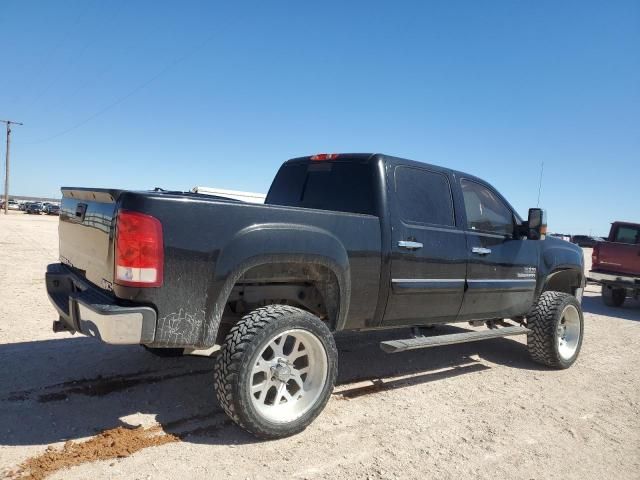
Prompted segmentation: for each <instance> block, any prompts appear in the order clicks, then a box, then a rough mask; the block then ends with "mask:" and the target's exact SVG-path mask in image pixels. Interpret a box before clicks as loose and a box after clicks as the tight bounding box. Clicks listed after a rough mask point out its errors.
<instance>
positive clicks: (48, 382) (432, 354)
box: [0, 213, 640, 480]
mask: <svg viewBox="0 0 640 480" xmlns="http://www.w3.org/2000/svg"><path fill="white" fill-rule="evenodd" d="M56 235H57V218H56V217H45V216H30V215H24V214H22V213H13V214H10V215H9V216H8V217H5V216H4V215H0V299H1V302H0V476H1V475H2V472H4V474H5V475H9V474H10V472H14V477H15V476H16V475H17V476H18V477H19V476H20V475H25V473H26V471H25V470H23V471H22V473H19V474H16V473H15V472H16V468H17V466H18V465H20V464H21V463H22V462H24V461H27V460H29V459H31V460H29V461H30V462H32V463H31V465H32V466H33V462H34V461H35V462H36V464H37V465H38V467H37V468H40V467H42V466H43V465H44V471H40V470H37V469H36V470H37V471H38V472H40V474H34V475H33V478H42V477H44V476H46V475H47V473H48V472H53V473H52V474H51V475H50V476H49V477H48V478H52V479H53V478H56V479H62V478H65V479H86V478H91V479H92V480H98V479H110V478H132V479H146V478H179V477H182V478H185V477H187V478H194V479H200V478H202V479H204V478H241V479H245V478H265V479H267V478H268V479H272V478H274V477H286V478H297V479H304V478H338V479H360V478H363V479H366V478H416V479H418V478H419V479H423V478H444V479H448V478H451V479H454V478H455V479H458V478H472V477H473V478H491V479H496V478H510V479H533V478H536V479H548V478H563V479H566V478H575V479H602V478H616V479H638V478H640V473H639V472H640V368H638V365H639V364H640V302H638V301H629V302H628V304H626V305H625V306H624V307H623V308H618V309H613V308H609V307H606V306H604V305H603V304H602V302H601V300H600V293H599V291H600V289H599V287H597V286H594V285H590V286H589V287H588V288H587V292H586V294H585V298H584V302H583V307H584V311H585V332H586V333H585V340H584V344H583V348H582V353H581V356H580V358H579V359H578V362H577V363H576V364H575V365H574V366H573V367H572V368H571V369H569V370H565V371H554V370H547V369H545V368H541V367H539V366H537V365H536V364H534V363H532V362H531V361H530V360H529V358H528V354H527V349H526V346H525V343H524V341H525V339H524V338H522V339H519V338H515V337H510V338H506V339H497V340H491V341H486V342H480V343H470V344H463V345H453V346H446V347H438V348H432V349H427V350H424V351H414V352H410V353H404V354H397V355H390V356H387V355H385V354H383V353H381V351H380V350H379V348H378V342H379V341H380V340H381V339H382V338H389V337H391V336H400V335H403V334H404V335H406V332H393V333H389V332H386V333H384V334H380V333H376V334H366V335H359V336H354V335H340V336H339V337H338V339H337V341H338V346H339V351H340V373H339V382H338V383H339V385H338V386H337V387H336V389H335V393H334V395H333V396H332V398H331V400H330V401H329V404H328V405H327V408H326V409H325V411H324V412H323V413H322V414H321V415H320V417H319V418H318V419H317V420H316V421H315V423H313V424H312V425H311V426H310V427H309V428H308V429H307V430H306V431H305V432H303V433H302V434H299V435H297V436H294V437H291V438H288V439H285V440H278V441H271V442H260V441H256V440H255V439H253V438H252V437H251V436H249V435H247V434H245V433H244V432H242V431H241V430H240V429H239V428H237V427H236V426H234V425H233V424H230V423H229V422H228V421H227V419H226V418H225V416H224V414H223V413H222V411H221V408H220V407H219V405H218V404H217V402H216V400H215V396H214V392H213V386H212V383H213V382H212V372H211V360H210V359H207V358H195V357H185V358H180V359H159V358H156V357H154V356H152V355H151V354H149V353H147V352H146V351H144V350H143V349H142V348H140V347H137V346H122V347H115V346H109V345H103V344H101V343H99V342H98V341H96V340H94V339H90V338H85V337H80V336H78V335H76V336H71V335H69V334H54V333H52V331H51V322H52V320H54V319H55V313H54V310H53V308H52V307H51V306H50V305H49V302H48V300H47V297H46V293H45V289H44V281H43V272H44V270H45V266H46V264H47V263H49V262H53V261H56V257H57V236H56ZM589 256H590V252H585V257H586V258H589ZM456 330H457V328H456V327H439V328H438V331H456ZM119 427H122V428H119ZM135 427H140V428H135ZM113 429H115V430H113ZM131 429H133V430H131ZM122 432H125V434H124V435H121V434H122ZM140 432H143V433H144V432H154V433H153V436H154V437H153V440H150V441H149V438H150V434H149V435H145V436H144V437H143V436H142V435H141V434H140ZM155 435H160V436H163V435H167V438H165V439H163V438H155ZM140 437H143V438H146V439H147V441H146V443H145V442H144V441H141V440H139V438H140ZM122 438H124V440H123V439H122ZM68 441H71V442H70V443H66V445H65V442H68ZM85 441H86V442H87V443H81V442H85ZM127 442H129V443H127ZM131 442H133V443H134V444H135V445H133V446H131V445H130V443H131ZM136 442H142V443H136ZM47 449H48V450H47ZM89 450H90V451H89ZM45 457H46V460H45ZM70 458H71V459H73V458H75V460H73V461H70ZM34 459H35V460H34ZM55 462H58V463H55ZM52 465H57V467H55V468H54V467H52ZM61 465H62V466H64V465H75V466H73V467H72V468H69V469H62V470H57V471H55V470H56V468H58V467H59V466H61ZM47 468H49V470H47ZM43 472H44V473H43ZM32 473H34V472H33V471H32Z"/></svg>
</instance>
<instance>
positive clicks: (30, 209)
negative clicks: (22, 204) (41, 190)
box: [26, 202, 43, 215]
mask: <svg viewBox="0 0 640 480" xmlns="http://www.w3.org/2000/svg"><path fill="white" fill-rule="evenodd" d="M42 210H43V206H42V204H41V203H40V202H33V203H30V204H28V205H27V210H26V212H27V213H28V214H37V215H40V214H41V213H42Z"/></svg>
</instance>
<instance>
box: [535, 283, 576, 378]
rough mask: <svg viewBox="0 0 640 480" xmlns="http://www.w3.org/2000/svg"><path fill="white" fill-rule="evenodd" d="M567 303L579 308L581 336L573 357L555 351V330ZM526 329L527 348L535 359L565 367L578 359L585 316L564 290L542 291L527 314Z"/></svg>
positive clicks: (544, 363) (556, 347)
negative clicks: (527, 330) (566, 357)
mask: <svg viewBox="0 0 640 480" xmlns="http://www.w3.org/2000/svg"><path fill="white" fill-rule="evenodd" d="M568 305H573V306H574V307H576V309H577V310H578V314H579V318H580V336H579V339H578V345H577V348H576V351H575V353H574V354H573V356H572V357H571V358H569V359H564V358H562V357H561V355H560V353H559V352H558V341H557V336H556V330H557V328H558V323H559V322H560V321H561V320H562V314H563V312H564V310H565V308H566V307H567V306H568ZM527 328H528V329H529V330H530V331H529V333H527V347H528V349H529V355H530V356H531V358H532V360H533V361H534V362H536V363H540V364H542V365H546V366H548V367H553V368H558V369H564V368H569V367H570V366H571V365H573V363H574V362H575V361H576V359H577V358H578V355H579V353H580V348H581V347H582V339H583V337H584V317H583V315H582V308H581V307H580V303H579V302H578V300H577V299H576V298H575V297H574V296H573V295H569V294H568V293H564V292H553V291H548V292H543V293H542V295H540V297H539V298H538V301H537V302H536V304H535V305H534V307H533V309H532V310H531V311H530V312H529V314H528V315H527Z"/></svg>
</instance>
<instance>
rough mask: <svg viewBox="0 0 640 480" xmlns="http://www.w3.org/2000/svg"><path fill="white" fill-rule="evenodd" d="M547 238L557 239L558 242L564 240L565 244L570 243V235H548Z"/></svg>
mask: <svg viewBox="0 0 640 480" xmlns="http://www.w3.org/2000/svg"><path fill="white" fill-rule="evenodd" d="M549 236H550V237H555V238H559V239H560V240H565V241H567V242H570V241H571V235H568V234H566V233H550V234H549Z"/></svg>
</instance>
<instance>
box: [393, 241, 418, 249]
mask: <svg viewBox="0 0 640 480" xmlns="http://www.w3.org/2000/svg"><path fill="white" fill-rule="evenodd" d="M398 246H399V247H400V248H406V249H407V250H418V249H420V248H422V244H421V243H420V242H413V241H411V240H400V241H399V242H398Z"/></svg>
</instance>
